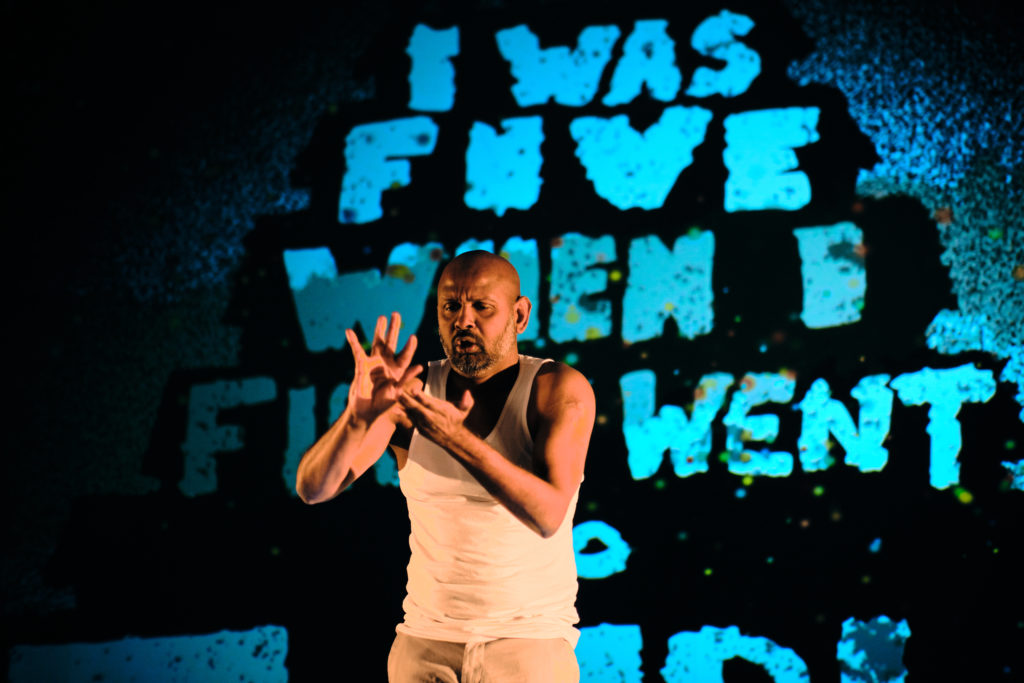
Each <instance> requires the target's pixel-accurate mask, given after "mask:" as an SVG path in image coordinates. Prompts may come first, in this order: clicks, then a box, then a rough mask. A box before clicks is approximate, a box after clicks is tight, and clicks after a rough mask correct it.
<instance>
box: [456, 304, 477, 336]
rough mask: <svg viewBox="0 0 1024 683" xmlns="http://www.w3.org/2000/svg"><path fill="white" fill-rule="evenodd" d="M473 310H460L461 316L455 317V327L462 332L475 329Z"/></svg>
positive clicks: (466, 308)
mask: <svg viewBox="0 0 1024 683" xmlns="http://www.w3.org/2000/svg"><path fill="white" fill-rule="evenodd" d="M473 318H474V316H473V308H472V307H471V306H463V307H462V308H460V309H459V314H458V315H457V316H455V327H456V328H457V329H460V330H465V329H467V328H470V327H475V326H476V323H475V321H474V319H473Z"/></svg>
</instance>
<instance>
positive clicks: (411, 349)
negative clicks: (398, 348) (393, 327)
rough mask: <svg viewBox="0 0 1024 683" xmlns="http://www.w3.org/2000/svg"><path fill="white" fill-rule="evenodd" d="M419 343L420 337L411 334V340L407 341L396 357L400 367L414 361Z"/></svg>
mask: <svg viewBox="0 0 1024 683" xmlns="http://www.w3.org/2000/svg"><path fill="white" fill-rule="evenodd" d="M419 343H420V342H419V339H417V338H416V335H415V334H412V335H409V341H407V342H405V348H404V349H402V352H401V353H400V354H398V357H397V358H395V361H396V362H397V363H398V367H405V366H406V365H408V364H409V363H410V362H411V361H412V355H413V354H414V353H416V347H417V346H419Z"/></svg>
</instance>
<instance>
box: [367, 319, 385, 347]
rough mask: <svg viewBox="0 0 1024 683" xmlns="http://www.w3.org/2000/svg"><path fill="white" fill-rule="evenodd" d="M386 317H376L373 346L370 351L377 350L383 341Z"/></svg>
mask: <svg viewBox="0 0 1024 683" xmlns="http://www.w3.org/2000/svg"><path fill="white" fill-rule="evenodd" d="M387 324H388V319H387V318H385V317H384V316H379V317H378V318H377V325H376V327H374V328H373V347H372V350H371V353H373V352H375V351H378V350H379V349H380V345H381V344H383V343H384V330H385V328H386V327H387Z"/></svg>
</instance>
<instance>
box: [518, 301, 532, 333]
mask: <svg viewBox="0 0 1024 683" xmlns="http://www.w3.org/2000/svg"><path fill="white" fill-rule="evenodd" d="M515 309H516V334H522V333H523V332H525V331H526V326H527V325H528V324H529V323H530V311H531V310H533V304H532V303H530V300H529V299H528V298H526V297H525V296H520V297H519V298H518V299H516V303H515Z"/></svg>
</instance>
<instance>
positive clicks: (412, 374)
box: [398, 363, 423, 387]
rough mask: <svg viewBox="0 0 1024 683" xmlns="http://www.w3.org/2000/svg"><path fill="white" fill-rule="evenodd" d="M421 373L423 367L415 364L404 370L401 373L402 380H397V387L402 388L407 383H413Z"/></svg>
mask: <svg viewBox="0 0 1024 683" xmlns="http://www.w3.org/2000/svg"><path fill="white" fill-rule="evenodd" d="M421 372H423V366H422V365H420V364H419V363H417V364H416V365H412V366H410V367H408V368H406V369H405V372H404V373H402V379H400V380H398V384H399V386H402V387H404V386H405V384H406V383H407V382H415V381H417V380H416V376H417V375H419V374H420V373H421Z"/></svg>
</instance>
